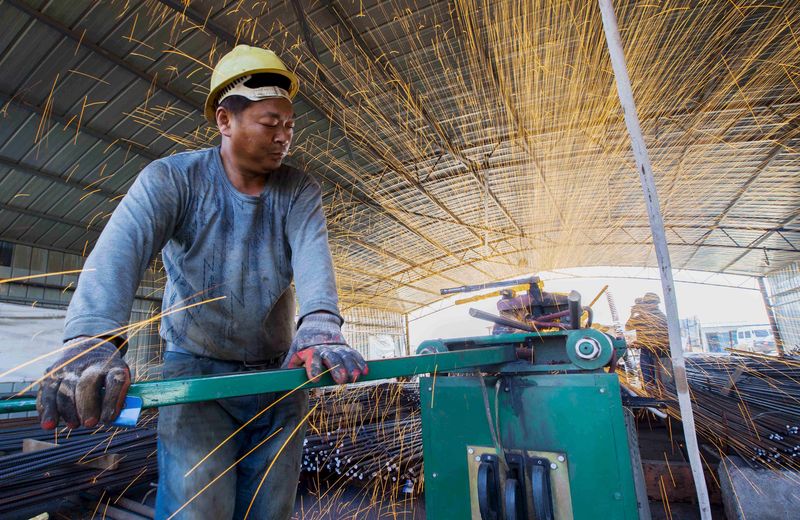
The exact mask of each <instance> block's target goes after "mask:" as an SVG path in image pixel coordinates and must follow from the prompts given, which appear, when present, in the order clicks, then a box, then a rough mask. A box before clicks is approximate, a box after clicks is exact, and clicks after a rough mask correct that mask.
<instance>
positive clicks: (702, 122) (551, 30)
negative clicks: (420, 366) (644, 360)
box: [0, 0, 800, 312]
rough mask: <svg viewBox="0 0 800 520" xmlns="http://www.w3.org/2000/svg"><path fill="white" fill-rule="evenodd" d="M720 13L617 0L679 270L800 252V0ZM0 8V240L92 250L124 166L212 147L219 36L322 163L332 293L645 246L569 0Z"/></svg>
mask: <svg viewBox="0 0 800 520" xmlns="http://www.w3.org/2000/svg"><path fill="white" fill-rule="evenodd" d="M590 4H591V5H590ZM684 4H685V5H684ZM769 7H774V8H769ZM739 11H740V12H738V13H737V7H736V6H734V5H732V4H731V5H725V6H720V5H714V6H710V5H705V4H704V5H700V4H694V3H680V2H678V3H675V5H674V6H673V5H671V4H670V6H667V5H664V6H661V7H659V6H657V5H655V4H653V5H650V4H648V5H646V6H645V5H642V4H637V3H636V2H631V3H629V4H626V5H621V6H620V7H619V13H618V14H619V17H620V24H621V28H622V32H623V38H624V39H625V43H626V52H627V54H628V59H629V66H630V68H631V75H632V78H633V81H634V88H635V90H636V94H637V98H638V100H639V102H640V105H639V109H640V112H641V117H642V120H643V126H644V129H645V132H646V137H647V139H648V146H649V147H650V152H651V155H652V158H653V163H654V165H655V172H656V177H657V178H656V180H657V184H658V189H659V193H660V195H661V198H662V209H663V213H664V217H665V222H666V226H667V230H668V231H667V237H668V240H669V242H670V251H671V254H672V261H673V266H675V267H676V268H682V269H700V270H709V271H728V272H734V273H745V274H764V273H766V272H768V271H770V270H772V269H775V268H777V267H780V266H782V265H785V264H786V263H789V262H791V261H794V260H797V259H798V255H799V254H800V252H799V251H798V246H799V245H800V225H798V223H797V217H798V207H799V204H798V203H799V202H800V175H798V166H799V164H798V154H797V146H798V145H800V125H799V124H798V123H799V121H798V118H800V90H799V89H798V87H797V85H798V84H800V78H798V77H797V76H798V69H797V67H796V63H797V62H798V61H800V60H798V59H797V58H800V46H799V45H798V43H797V41H795V40H794V39H793V36H792V35H793V34H797V33H798V32H797V31H798V30H800V8H798V6H795V5H783V4H782V3H779V2H776V3H775V5H774V6H766V5H762V6H761V7H752V8H747V9H740V10H739ZM0 20H2V22H3V26H4V30H3V31H0V70H2V71H3V74H0V103H1V104H2V114H0V115H1V117H2V124H0V239H2V240H10V241H18V242H22V243H27V244H33V245H38V246H41V247H49V248H53V249H58V250H68V251H73V252H77V253H82V252H84V251H85V250H86V248H87V247H91V244H92V243H93V242H94V240H96V238H97V236H98V234H99V232H100V231H101V230H102V227H103V225H104V223H105V221H106V220H107V218H108V216H109V215H110V213H111V212H112V211H113V209H114V207H115V205H116V201H118V200H119V198H120V197H121V196H122V195H123V194H124V193H125V191H126V190H127V188H128V187H129V186H130V184H131V182H132V181H133V179H134V178H135V176H136V175H137V173H138V172H139V171H140V170H141V168H142V167H143V166H144V165H146V164H147V163H148V162H149V161H151V160H153V159H155V158H158V157H163V156H166V155H169V154H172V153H175V152H178V151H181V150H184V149H187V148H194V147H201V146H206V145H209V144H213V143H215V140H216V132H215V129H212V128H209V127H208V125H206V124H205V122H204V120H203V117H202V114H201V113H200V107H201V105H202V102H203V99H204V96H205V92H206V91H207V90H206V89H207V83H208V79H209V75H210V69H209V65H208V64H210V63H213V62H215V61H216V59H218V57H219V56H220V55H221V54H223V53H224V52H226V51H227V50H228V49H230V47H231V44H232V43H235V42H236V41H241V42H246V43H256V44H259V45H264V46H268V47H270V48H272V49H274V50H276V51H277V52H279V53H280V54H281V55H282V57H284V59H285V61H286V62H287V63H288V64H289V65H290V66H291V67H293V68H295V70H296V71H297V73H298V74H299V75H300V77H301V80H302V87H301V95H300V96H299V97H298V99H297V101H296V105H295V109H296V111H297V114H298V130H297V132H296V138H295V144H294V145H293V150H294V151H293V153H292V156H291V161H292V162H293V163H294V164H297V165H302V166H304V167H306V168H307V169H308V170H309V171H311V172H312V173H313V174H314V175H316V176H317V178H318V179H320V180H321V182H322V184H323V187H324V191H325V193H324V202H325V205H326V213H327V215H328V219H329V227H330V236H331V247H332V250H333V252H334V256H335V259H336V265H337V270H338V276H339V284H340V289H341V292H342V300H343V302H344V305H345V306H353V305H368V306H370V305H371V306H379V307H385V308H388V309H391V310H396V311H401V312H405V311H408V310H411V309H413V308H415V307H417V306H419V305H423V304H425V303H428V302H431V301H433V300H435V299H436V298H437V291H438V289H439V288H441V287H445V286H451V285H459V284H463V283H470V282H476V281H488V280H491V279H498V278H503V277H510V276H514V275H517V274H520V273H524V272H531V271H537V270H545V269H551V268H555V267H569V266H580V265H653V264H654V262H655V258H654V254H653V251H652V247H651V244H650V232H649V227H648V224H647V218H646V213H645V211H644V205H643V201H642V195H641V190H640V187H639V183H638V178H637V175H636V172H635V170H634V168H633V166H632V165H633V160H632V157H631V155H630V152H629V141H628V138H627V134H626V132H625V130H624V125H623V124H622V118H621V112H620V109H619V106H618V103H617V101H616V97H615V96H616V95H615V91H614V90H613V81H612V79H613V78H612V77H611V75H610V66H609V63H608V58H607V52H606V51H605V47H604V45H603V40H602V34H601V33H602V31H601V30H600V31H598V28H599V27H600V26H599V13H597V11H596V7H595V6H594V5H593V4H592V3H591V2H589V3H586V2H579V1H571V2H567V1H555V0H553V1H550V2H525V1H520V0H505V1H502V0H501V1H497V2H487V3H485V4H484V3H482V2H481V3H474V2H472V1H471V0H462V1H459V2H456V3H449V2H423V1H420V2H400V1H393V2H357V3H352V2H328V1H322V2H300V1H299V0H297V2H296V3H295V2H294V1H293V0H287V1H284V2H278V3H267V2H255V1H251V2H241V1H234V2H211V1H210V0H203V1H199V0H195V1H192V2H188V5H186V3H185V2H176V1H174V0H161V1H152V0H151V1H147V2H93V1H88V0H82V1H74V2H46V1H41V0H38V1H33V0H6V1H5V2H3V3H2V4H0ZM304 26H305V30H304ZM726 71H727V72H726Z"/></svg>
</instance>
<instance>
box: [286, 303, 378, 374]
mask: <svg viewBox="0 0 800 520" xmlns="http://www.w3.org/2000/svg"><path fill="white" fill-rule="evenodd" d="M301 366H305V367H306V373H307V374H308V378H309V379H314V378H316V377H317V376H319V375H320V374H321V373H322V372H323V371H324V370H325V369H324V368H323V366H324V367H326V368H330V369H332V370H331V376H332V377H333V380H334V381H336V382H337V383H338V384H340V385H341V384H344V383H355V382H356V380H357V379H358V377H359V376H360V375H361V374H366V373H367V372H368V370H369V369H368V367H367V362H366V361H364V358H363V357H361V354H360V353H359V352H358V351H357V350H356V349H354V348H351V347H349V346H348V345H347V341H346V340H345V339H344V336H342V327H341V321H340V320H339V317H338V316H336V315H334V314H330V313H328V312H312V313H311V314H309V315H307V316H306V317H305V318H303V321H302V322H301V323H300V328H298V329H297V335H296V336H295V337H294V341H292V346H291V347H290V348H289V353H288V354H287V355H286V361H284V362H283V367H284V368H297V367H301ZM334 367H335V368H334Z"/></svg>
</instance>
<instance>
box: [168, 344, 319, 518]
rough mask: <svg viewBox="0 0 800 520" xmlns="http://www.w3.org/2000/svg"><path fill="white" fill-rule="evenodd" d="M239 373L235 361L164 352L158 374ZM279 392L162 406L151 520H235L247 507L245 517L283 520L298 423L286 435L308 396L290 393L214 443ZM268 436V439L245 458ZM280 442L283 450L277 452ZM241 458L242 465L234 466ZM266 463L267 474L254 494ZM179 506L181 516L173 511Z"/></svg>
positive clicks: (295, 465) (298, 447)
mask: <svg viewBox="0 0 800 520" xmlns="http://www.w3.org/2000/svg"><path fill="white" fill-rule="evenodd" d="M244 370H246V369H245V368H244V367H243V365H242V364H241V363H229V362H225V361H220V360H215V359H210V358H205V357H199V356H193V355H190V354H184V353H177V352H167V353H166V354H165V356H164V371H163V377H164V378H165V379H170V378H176V377H188V376H200V375H212V374H224V373H231V372H237V371H244ZM283 395H285V394H284V393H280V394H276V393H271V394H258V395H251V396H244V397H236V398H232V399H221V400H218V401H207V402H202V403H192V404H185V405H175V406H165V407H163V408H161V409H160V411H159V418H158V473H159V479H158V495H157V498H156V519H159V520H164V519H166V518H169V517H170V516H171V515H174V516H172V518H176V519H192V520H199V519H205V518H208V519H213V520H228V519H241V518H244V516H245V513H246V512H247V509H248V507H250V504H251V502H252V508H251V510H250V512H249V515H248V518H250V519H253V520H262V519H264V520H285V519H288V518H289V517H290V516H291V514H292V512H293V511H294V501H295V494H296V492H297V481H298V478H299V475H300V461H301V457H302V449H303V439H304V438H305V425H303V426H302V427H301V428H300V429H299V430H298V431H297V432H296V433H295V434H294V435H293V436H292V431H293V430H294V429H295V427H296V426H297V425H298V424H299V423H300V421H301V420H302V419H303V417H304V416H305V414H306V412H307V410H308V394H307V392H305V391H296V392H294V393H293V394H291V395H289V396H288V397H286V398H285V399H283V400H282V401H280V402H278V403H277V404H276V405H274V406H273V407H272V408H270V409H269V410H268V411H267V412H265V413H264V414H262V415H260V416H259V417H258V419H256V420H254V421H253V422H252V423H250V424H248V425H247V426H246V427H244V428H243V429H242V430H241V431H240V432H239V433H237V434H236V435H234V436H233V437H232V438H231V439H230V440H228V441H227V442H225V443H224V444H221V443H222V441H224V440H225V439H226V438H227V437H228V436H229V435H231V434H232V433H233V432H234V431H236V430H237V429H238V428H239V427H240V426H242V425H243V424H244V423H246V422H247V421H248V420H250V419H251V418H252V417H253V416H255V415H256V414H258V413H259V412H260V411H262V410H264V409H265V408H266V407H267V406H269V405H270V404H272V403H273V402H275V401H276V400H277V399H279V398H280V397H281V396H283ZM270 435H273V436H272V437H271V438H270V439H269V440H268V441H266V442H264V443H263V444H261V446H260V447H258V448H256V449H255V450H254V451H252V453H250V454H249V455H247V456H246V457H245V455H246V454H247V453H248V452H250V451H251V450H252V449H253V448H255V447H256V446H257V445H258V444H259V443H260V442H261V441H263V440H264V439H265V438H267V437H269V436H270ZM290 436H291V438H290ZM287 439H288V440H287ZM284 443H286V446H285V448H284V449H283V451H282V452H281V453H280V455H279V454H278V452H279V450H280V449H281V446H283V444H284ZM215 448H218V449H217V450H216V451H215V452H214V453H213V455H211V456H210V457H208V459H206V460H205V461H204V462H203V463H202V464H200V465H199V466H198V467H197V468H196V469H195V470H194V471H193V472H192V473H191V474H189V475H188V476H186V473H187V472H188V471H189V470H191V469H192V467H193V466H195V464H197V463H198V462H199V461H200V460H201V459H203V457H205V456H206V455H208V454H209V453H211V451H212V450H214V449H215ZM242 457H244V458H243V459H242V460H241V462H239V463H238V464H235V463H236V461H237V460H239V459H240V458H242ZM273 461H274V464H273ZM234 464H235V465H234ZM270 464H272V468H271V469H270V472H269V475H268V476H267V478H266V479H265V480H264V482H263V484H261V487H260V489H259V483H260V482H261V480H262V478H263V477H264V474H265V472H266V471H267V468H268V467H269V466H270ZM231 466H233V467H232V468H231V469H229V470H228V471H227V472H225V471H226V469H228V468H229V467H231ZM223 474H224V475H223ZM221 475H222V476H221ZM215 479H216V481H215ZM212 481H214V483H213V484H211V482H212ZM209 484H210V485H209ZM206 486H207V487H206ZM203 488H205V490H203ZM257 489H258V494H257V495H256V490H257ZM198 493H199V495H198ZM195 495H197V496H196V497H195ZM254 496H255V500H253V497H254ZM193 497H194V498H193ZM181 507H183V509H181ZM179 509H180V512H178V513H177V514H175V512H176V511H178V510H179Z"/></svg>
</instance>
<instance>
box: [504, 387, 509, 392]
mask: <svg viewBox="0 0 800 520" xmlns="http://www.w3.org/2000/svg"><path fill="white" fill-rule="evenodd" d="M503 390H504V391H506V392H510V391H511V389H510V388H508V387H505V388H503Z"/></svg>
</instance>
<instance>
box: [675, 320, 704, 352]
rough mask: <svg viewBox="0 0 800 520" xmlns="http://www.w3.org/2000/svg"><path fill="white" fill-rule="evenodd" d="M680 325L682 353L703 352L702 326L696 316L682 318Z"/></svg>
mask: <svg viewBox="0 0 800 520" xmlns="http://www.w3.org/2000/svg"><path fill="white" fill-rule="evenodd" d="M680 325H681V344H682V345H683V350H684V352H701V351H702V350H703V340H702V331H701V329H702V326H701V325H700V320H698V319H697V316H692V317H691V318H683V319H681V320H680Z"/></svg>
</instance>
